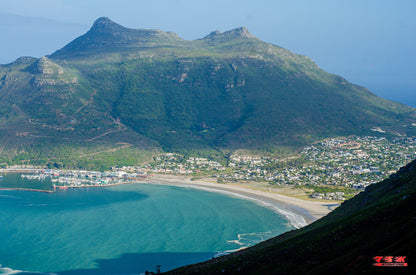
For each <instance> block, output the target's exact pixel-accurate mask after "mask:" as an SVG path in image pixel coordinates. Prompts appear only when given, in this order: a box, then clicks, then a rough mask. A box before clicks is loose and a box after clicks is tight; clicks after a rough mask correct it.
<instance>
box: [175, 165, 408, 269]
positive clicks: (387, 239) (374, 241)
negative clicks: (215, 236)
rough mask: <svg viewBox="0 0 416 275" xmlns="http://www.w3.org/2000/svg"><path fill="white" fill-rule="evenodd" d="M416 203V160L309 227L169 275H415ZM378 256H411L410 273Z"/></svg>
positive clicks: (406, 260)
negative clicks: (378, 263)
mask: <svg viewBox="0 0 416 275" xmlns="http://www.w3.org/2000/svg"><path fill="white" fill-rule="evenodd" d="M415 200H416V160H415V161H413V162H412V163H410V164H408V165H407V166H405V167H403V168H401V169H400V171H399V172H398V173H396V174H394V175H392V176H390V178H389V179H386V180H384V181H382V182H380V183H377V184H373V185H370V186H369V187H367V189H366V190H365V192H362V193H360V194H358V195H357V196H356V197H354V198H352V199H350V200H348V201H346V202H344V203H343V204H342V205H341V206H339V207H338V208H336V209H335V210H334V211H332V212H331V213H329V214H328V215H327V216H326V217H324V218H322V219H320V220H318V221H316V222H314V223H312V224H310V225H309V226H306V227H304V228H302V229H299V230H294V231H291V232H288V233H285V234H282V235H280V236H278V237H275V238H273V239H270V240H268V241H265V242H263V243H260V244H258V245H256V246H253V247H250V248H248V249H245V250H243V251H240V252H236V253H233V254H230V255H227V256H224V257H220V258H217V259H213V260H210V261H207V262H204V263H200V264H196V265H192V266H187V267H183V268H179V269H176V270H174V271H172V272H168V273H169V274H195V273H197V274H402V273H404V274H411V272H410V270H411V268H412V266H413V265H414V261H415V256H416V253H415V252H416V231H415V230H414V229H415V228H416V204H415V203H414V202H415ZM377 256H381V257H382V258H383V259H384V257H385V256H393V258H392V262H394V261H393V259H395V257H400V256H405V257H406V258H405V259H404V262H406V263H408V267H391V266H390V267H380V266H374V265H373V264H374V263H376V260H375V259H374V257H377ZM395 261H397V259H396V260H395ZM381 262H382V263H384V260H381Z"/></svg>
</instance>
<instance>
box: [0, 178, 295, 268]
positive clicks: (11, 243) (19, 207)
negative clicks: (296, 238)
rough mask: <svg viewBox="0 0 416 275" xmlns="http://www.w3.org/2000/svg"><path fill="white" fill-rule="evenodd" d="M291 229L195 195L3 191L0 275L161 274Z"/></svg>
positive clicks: (162, 189) (233, 204)
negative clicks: (28, 274) (20, 272)
mask: <svg viewBox="0 0 416 275" xmlns="http://www.w3.org/2000/svg"><path fill="white" fill-rule="evenodd" d="M291 229H293V227H292V226H291V225H290V223H289V221H287V220H285V219H284V218H283V217H282V216H280V215H278V214H277V213H276V212H274V211H272V210H270V209H268V208H264V207H261V206H259V205H257V204H255V203H253V202H252V201H248V200H244V199H239V198H234V197H230V196H226V195H223V194H219V193H213V192H207V191H201V190H196V189H191V188H181V187H175V186H165V185H151V184H128V185H120V186H113V187H106V188H78V189H68V190H64V191H59V192H56V193H41V192H30V191H20V190H0V244H1V245H0V265H1V267H0V272H3V273H7V272H8V273H11V272H14V271H16V270H23V271H30V272H42V273H49V272H52V273H58V274H103V273H106V274H126V273H129V274H140V273H144V272H145V271H146V270H149V271H155V266H156V265H161V270H162V272H163V271H167V270H171V269H173V268H176V267H179V266H182V265H186V264H191V263H195V262H200V261H204V260H207V259H210V258H212V257H214V256H216V255H220V254H221V253H223V252H227V251H234V250H237V249H240V248H242V247H247V246H251V245H254V244H256V243H258V242H260V241H262V240H265V239H268V238H271V237H274V236H276V235H279V234H281V233H283V232H286V231H288V230H291Z"/></svg>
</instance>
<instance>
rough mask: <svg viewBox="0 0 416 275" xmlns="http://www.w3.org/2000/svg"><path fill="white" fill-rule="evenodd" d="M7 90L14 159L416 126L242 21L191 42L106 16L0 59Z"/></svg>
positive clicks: (0, 87) (4, 127)
mask: <svg viewBox="0 0 416 275" xmlns="http://www.w3.org/2000/svg"><path fill="white" fill-rule="evenodd" d="M0 98H1V101H0V137H2V138H3V140H7V142H8V144H9V145H8V146H9V147H10V146H11V147H10V148H11V149H7V150H6V151H8V153H7V156H4V161H6V160H7V161H9V162H10V158H12V159H13V158H15V157H16V156H17V155H21V154H20V153H19V152H26V153H27V151H26V150H27V148H37V147H36V146H40V145H39V144H43V145H42V146H45V144H47V143H48V142H52V144H56V145H57V146H58V147H59V146H61V145H62V144H65V146H75V147H77V148H78V147H79V146H81V147H83V146H86V147H88V148H90V147H91V146H92V147H94V148H95V146H109V147H110V148H114V146H116V145H115V144H117V143H118V142H124V143H129V144H132V147H131V148H133V147H135V148H146V150H147V149H149V148H158V149H157V150H159V149H162V150H165V151H178V150H179V151H189V150H190V151H195V150H213V151H216V152H225V151H229V150H231V151H232V150H238V149H258V148H274V147H279V146H285V147H290V148H299V147H300V146H304V145H306V144H308V143H310V142H313V141H316V140H317V139H322V138H326V137H328V136H334V135H352V134H357V135H384V136H391V137H393V136H397V135H415V134H416V127H414V126H413V125H416V109H413V108H410V107H407V106H405V105H402V104H399V103H394V102H391V101H388V100H385V99H382V98H379V97H377V96H375V95H374V94H373V93H371V92H370V91H368V90H367V89H365V88H363V87H360V86H357V85H354V84H352V83H349V82H348V81H347V80H346V79H344V78H342V77H340V76H337V75H333V74H330V73H328V72H325V71H323V70H322V69H320V68H319V67H318V66H317V65H316V64H315V63H314V62H313V61H312V60H311V59H310V58H308V57H306V56H302V55H297V54H294V53H292V52H290V51H289V50H287V49H284V48H282V47H279V46H276V45H272V44H269V43H266V42H264V41H261V40H260V39H258V38H256V37H255V36H253V35H252V34H250V32H249V31H248V30H247V29H246V28H244V27H241V28H237V29H234V30H230V31H226V32H224V33H221V32H218V31H217V32H211V33H210V34H209V35H208V36H205V37H204V38H202V39H198V40H194V41H186V40H183V39H181V38H179V37H178V36H177V35H176V34H173V33H170V32H162V31H158V30H143V29H138V30H136V29H129V28H125V27H123V26H121V25H118V24H117V23H114V22H113V21H111V20H110V19H108V18H104V17H102V18H99V19H97V20H96V22H95V23H94V24H93V26H92V27H91V29H90V30H89V31H88V32H86V33H85V34H84V35H82V36H80V37H78V38H75V39H74V40H73V41H71V42H70V43H68V44H67V45H66V46H64V47H63V48H61V49H59V50H57V51H55V52H54V53H52V54H51V55H49V56H46V57H43V58H40V59H37V58H20V59H18V60H16V61H15V62H13V63H10V64H7V65H2V66H0ZM379 129H380V130H379ZM28 146H29V147H28ZM17 148H24V149H17ZM42 148H43V147H42ZM30 150H33V149H30ZM82 150H84V149H82ZM48 151H50V149H48V148H47V146H46V149H45V152H48ZM75 151H76V150H75ZM3 152H4V151H3ZM31 152H32V151H31ZM34 152H35V151H33V152H32V153H30V154H34ZM26 153H25V154H26ZM3 154H4V153H3ZM55 154H56V152H55ZM80 155H85V154H80ZM10 156H13V157H10ZM31 159H32V158H31ZM40 159H43V160H44V159H51V156H48V157H47V158H43V157H42V158H39V160H37V161H39V162H40Z"/></svg>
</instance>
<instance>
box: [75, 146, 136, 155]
mask: <svg viewBox="0 0 416 275" xmlns="http://www.w3.org/2000/svg"><path fill="white" fill-rule="evenodd" d="M120 144H123V145H122V146H120V147H117V148H112V149H108V150H103V151H98V152H94V153H89V154H84V155H81V156H79V158H85V157H88V156H94V155H98V154H101V153H110V152H115V151H117V150H120V149H123V148H127V147H130V146H132V145H131V144H130V143H120Z"/></svg>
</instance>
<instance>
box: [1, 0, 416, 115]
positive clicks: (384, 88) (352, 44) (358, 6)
mask: <svg viewBox="0 0 416 275" xmlns="http://www.w3.org/2000/svg"><path fill="white" fill-rule="evenodd" d="M415 14H416V1H414V0H290V1H289V0H255V1H254V0H209V1H208V0H116V1H110V0H36V1H33V0H0V39H1V40H2V42H1V43H0V63H1V64H4V63H8V62H11V61H13V60H15V59H16V58H18V57H19V56H24V55H32V56H35V57H40V56H42V55H46V54H50V53H52V52H53V51H55V50H57V49H59V48H61V47H63V46H64V45H65V44H66V43H68V42H70V41H71V40H72V39H74V38H76V37H77V36H79V35H82V34H84V33H85V32H86V31H87V30H88V29H89V27H90V26H91V25H92V23H93V22H94V20H95V19H97V18H98V17H101V16H107V17H109V18H110V19H111V20H113V21H115V22H117V23H119V24H121V25H123V26H125V27H129V28H145V29H161V30H163V31H173V32H175V33H177V34H178V35H179V36H180V37H182V38H184V39H187V40H194V39H198V38H202V37H204V36H205V35H207V34H208V33H210V32H211V31H214V30H220V31H227V30H230V29H233V28H237V27H240V26H245V27H247V28H248V29H249V31H250V32H251V33H252V34H253V35H255V36H256V37H258V38H260V39H261V40H263V41H266V42H269V43H272V44H275V45H279V46H281V47H284V48H287V49H289V50H291V51H293V52H295V53H298V54H303V55H307V56H309V57H310V58H312V60H314V61H315V62H316V63H317V64H318V65H319V66H320V67H321V68H322V69H324V70H326V71H328V72H330V73H335V74H339V75H341V76H343V77H345V78H346V79H347V80H349V81H350V82H352V83H355V84H359V85H362V86H365V87H367V88H369V89H370V90H371V91H372V92H374V93H376V94H378V95H381V96H383V97H385V98H388V99H392V100H395V101H399V102H403V103H405V104H408V105H411V106H414V107H416V66H415V64H416V52H415V49H416V16H415ZM12 17H13V20H12V19H11V18H12ZM19 22H20V23H19ZM22 22H23V23H22ZM19 24H20V25H19Z"/></svg>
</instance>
